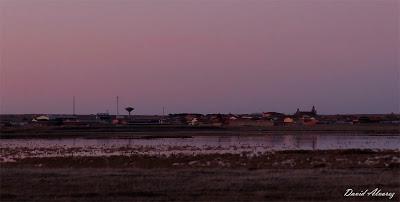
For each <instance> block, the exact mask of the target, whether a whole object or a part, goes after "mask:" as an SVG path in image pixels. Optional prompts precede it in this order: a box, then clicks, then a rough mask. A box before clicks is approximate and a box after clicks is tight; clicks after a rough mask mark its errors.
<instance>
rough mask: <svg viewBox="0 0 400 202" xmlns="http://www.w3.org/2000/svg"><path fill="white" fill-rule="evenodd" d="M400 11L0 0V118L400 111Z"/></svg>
mask: <svg viewBox="0 0 400 202" xmlns="http://www.w3.org/2000/svg"><path fill="white" fill-rule="evenodd" d="M399 2H400V1H399V0H246V1H243V0H241V1H237V0H198V1H195V0H158V1H157V0H71V1H61V0H60V1H56V0H18V1H15V0H0V23H1V30H0V59H1V61H0V62H1V63H0V65H1V66H0V67H1V69H0V71H1V72H0V73H1V77H0V78H1V81H0V82H1V88H0V95H1V108H0V109H1V111H0V112H1V113H2V114H5V113H71V112H72V97H73V96H74V95H75V96H76V103H77V104H76V110H77V113H79V114H92V113H98V112H105V111H106V110H109V112H110V113H113V114H114V113H115V96H117V95H119V96H120V103H121V107H120V108H123V107H125V106H127V105H131V106H133V107H135V108H136V111H135V112H134V113H135V114H160V113H162V107H163V106H165V107H166V109H167V113H179V112H198V113H229V112H231V113H252V112H261V111H280V112H285V113H293V112H295V111H296V108H298V107H299V108H301V109H307V110H308V109H310V108H311V107H312V105H315V106H316V107H317V110H319V112H320V113H323V114H332V113H333V114H337V113H390V112H399V103H400V100H399V94H400V83H399V69H400V51H399V49H400V48H399V47H400V33H399V32H400V14H399V13H400V3H399ZM121 113H122V110H121ZM124 113H125V112H124Z"/></svg>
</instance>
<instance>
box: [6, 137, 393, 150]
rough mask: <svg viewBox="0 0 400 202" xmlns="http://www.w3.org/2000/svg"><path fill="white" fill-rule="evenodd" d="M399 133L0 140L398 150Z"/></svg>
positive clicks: (12, 143) (9, 142)
mask: <svg viewBox="0 0 400 202" xmlns="http://www.w3.org/2000/svg"><path fill="white" fill-rule="evenodd" d="M399 145H400V136H396V135H386V136H367V135H328V134H324V135H266V136H196V137H192V138H155V139H82V138H74V139H3V140H1V141H0V147H1V148H5V147H6V148H15V147H25V148H51V147H64V148H76V147H105V148H115V147H128V148H129V147H137V146H143V147H147V146H150V147H157V146H161V147H165V146H167V147H168V146H170V147H183V146H189V147H197V148H204V147H222V148H226V147H263V148H265V149H269V150H331V149H398V148H399Z"/></svg>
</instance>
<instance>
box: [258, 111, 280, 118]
mask: <svg viewBox="0 0 400 202" xmlns="http://www.w3.org/2000/svg"><path fill="white" fill-rule="evenodd" d="M284 116H285V114H282V113H278V112H263V113H262V117H263V118H272V119H273V118H281V117H284Z"/></svg>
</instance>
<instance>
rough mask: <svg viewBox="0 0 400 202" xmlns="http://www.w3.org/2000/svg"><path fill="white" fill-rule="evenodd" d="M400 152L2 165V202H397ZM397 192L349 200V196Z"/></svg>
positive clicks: (30, 161)
mask: <svg viewBox="0 0 400 202" xmlns="http://www.w3.org/2000/svg"><path fill="white" fill-rule="evenodd" d="M399 157H400V156H399V151H372V150H337V151H281V152H274V153H266V154H262V155H260V156H253V157H249V156H242V155H233V154H209V155H198V156H187V155H185V156H155V157H154V156H153V157H150V156H144V155H132V156H109V157H106V156H102V157H43V158H38V157H35V158H25V159H21V160H17V161H16V162H7V163H1V164H0V166H1V169H0V171H1V172H0V179H1V181H0V185H1V186H0V196H1V198H0V199H1V200H0V201H399V194H400V170H399V165H400V162H399ZM375 188H379V189H381V190H382V192H394V193H395V195H394V197H393V198H392V199H389V197H388V196H386V197H382V196H381V197H379V196H375V197H372V196H369V197H368V196H366V197H344V196H343V195H344V193H345V191H346V190H347V189H353V190H355V191H363V190H366V189H368V190H370V191H371V190H373V189H375Z"/></svg>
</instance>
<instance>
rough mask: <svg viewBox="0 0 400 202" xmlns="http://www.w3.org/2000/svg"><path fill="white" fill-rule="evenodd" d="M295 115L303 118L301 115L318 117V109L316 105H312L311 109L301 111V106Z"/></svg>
mask: <svg viewBox="0 0 400 202" xmlns="http://www.w3.org/2000/svg"><path fill="white" fill-rule="evenodd" d="M294 116H295V117H298V118H301V117H305V116H308V117H316V116H317V110H316V109H315V106H313V107H312V109H311V111H300V109H299V108H297V111H296V113H294Z"/></svg>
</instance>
